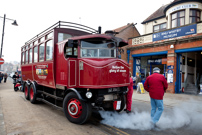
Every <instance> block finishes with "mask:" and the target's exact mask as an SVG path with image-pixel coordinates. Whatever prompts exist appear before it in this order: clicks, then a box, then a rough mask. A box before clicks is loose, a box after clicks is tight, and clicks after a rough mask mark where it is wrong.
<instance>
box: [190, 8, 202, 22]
mask: <svg viewBox="0 0 202 135" xmlns="http://www.w3.org/2000/svg"><path fill="white" fill-rule="evenodd" d="M191 11H196V14H195V15H191ZM197 12H199V16H197ZM192 17H194V18H195V22H191V21H190V19H191V18H192ZM197 18H199V21H200V20H201V11H200V10H198V9H190V10H189V23H197V22H198V21H197Z"/></svg>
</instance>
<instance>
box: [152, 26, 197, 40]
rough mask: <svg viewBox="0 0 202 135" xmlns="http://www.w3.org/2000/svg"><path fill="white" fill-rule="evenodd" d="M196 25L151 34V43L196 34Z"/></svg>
mask: <svg viewBox="0 0 202 135" xmlns="http://www.w3.org/2000/svg"><path fill="white" fill-rule="evenodd" d="M196 26H197V25H196V24H193V25H189V26H185V27H180V28H176V29H172V30H168V31H163V32H159V33H155V34H153V41H158V40H165V39H170V38H176V37H181V36H187V35H191V34H196V32H197V31H196V30H197V29H196Z"/></svg>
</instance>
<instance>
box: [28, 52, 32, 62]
mask: <svg viewBox="0 0 202 135" xmlns="http://www.w3.org/2000/svg"><path fill="white" fill-rule="evenodd" d="M29 63H32V49H30V50H29Z"/></svg>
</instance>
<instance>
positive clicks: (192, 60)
mask: <svg viewBox="0 0 202 135" xmlns="http://www.w3.org/2000/svg"><path fill="white" fill-rule="evenodd" d="M187 65H188V66H190V67H195V60H194V59H191V58H187Z"/></svg>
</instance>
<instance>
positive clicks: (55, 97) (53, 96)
mask: <svg viewBox="0 0 202 135" xmlns="http://www.w3.org/2000/svg"><path fill="white" fill-rule="evenodd" d="M37 92H38V93H41V94H45V95H47V96H49V97H52V98H54V99H56V100H60V101H63V98H61V97H57V96H55V95H52V94H49V93H47V92H44V91H40V90H37Z"/></svg>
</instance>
